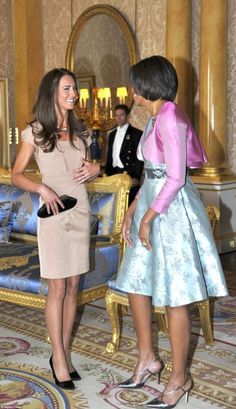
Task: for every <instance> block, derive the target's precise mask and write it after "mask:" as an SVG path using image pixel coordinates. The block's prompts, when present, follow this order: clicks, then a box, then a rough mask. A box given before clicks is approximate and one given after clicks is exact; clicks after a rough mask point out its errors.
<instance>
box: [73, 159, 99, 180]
mask: <svg viewBox="0 0 236 409" xmlns="http://www.w3.org/2000/svg"><path fill="white" fill-rule="evenodd" d="M99 173H100V166H99V165H98V164H97V163H94V162H90V161H88V160H86V159H82V165H81V168H79V169H74V170H73V172H72V174H73V180H74V181H75V182H78V183H79V184H80V183H85V182H90V181H91V180H93V179H95V178H96V177H97V176H98V175H99Z"/></svg>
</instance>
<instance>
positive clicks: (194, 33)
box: [191, 0, 201, 132]
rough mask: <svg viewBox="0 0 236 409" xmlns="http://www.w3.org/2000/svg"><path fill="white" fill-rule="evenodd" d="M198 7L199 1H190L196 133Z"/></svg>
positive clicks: (198, 45)
mask: <svg viewBox="0 0 236 409" xmlns="http://www.w3.org/2000/svg"><path fill="white" fill-rule="evenodd" d="M200 7H201V1H200V0H192V33H191V34H192V38H191V40H192V93H193V94H192V95H193V107H192V112H193V115H192V118H193V125H194V128H195V130H196V131H197V132H198V130H199V56H200Z"/></svg>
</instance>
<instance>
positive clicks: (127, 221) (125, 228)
mask: <svg viewBox="0 0 236 409" xmlns="http://www.w3.org/2000/svg"><path fill="white" fill-rule="evenodd" d="M137 203H138V199H134V200H133V202H132V203H131V205H130V206H129V208H128V210H127V212H126V213H125V217H124V220H123V224H122V230H121V231H122V237H123V239H124V240H125V241H126V243H127V244H128V245H129V246H130V247H134V243H133V242H132V240H131V239H130V227H131V224H132V221H133V216H134V213H135V210H136V207H137Z"/></svg>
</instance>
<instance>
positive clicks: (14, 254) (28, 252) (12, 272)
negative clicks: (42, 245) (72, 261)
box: [0, 242, 119, 295]
mask: <svg viewBox="0 0 236 409" xmlns="http://www.w3.org/2000/svg"><path fill="white" fill-rule="evenodd" d="M78 262H79V260H78ZM118 262H119V246H118V245H116V244H108V245H107V246H106V245H104V246H101V247H96V248H91V249H90V272H88V273H86V274H82V275H81V279H80V284H79V290H86V289H90V288H92V287H96V286H99V285H102V284H106V283H107V281H108V280H109V279H111V278H112V277H114V275H115V274H116V272H117V269H118ZM0 265H1V270H0V287H3V288H7V289H12V290H19V291H24V292H29V293H34V294H42V295H46V294H47V280H43V279H40V268H39V257H38V247H37V244H25V243H19V242H18V243H16V242H14V243H13V242H12V243H7V244H1V245H0Z"/></svg>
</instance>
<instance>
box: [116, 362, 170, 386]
mask: <svg viewBox="0 0 236 409" xmlns="http://www.w3.org/2000/svg"><path fill="white" fill-rule="evenodd" d="M155 362H157V359H155V361H153V362H152V363H151V365H150V366H149V367H148V368H146V369H144V370H143V371H141V372H137V373H135V374H134V375H133V376H132V377H131V378H129V379H127V381H124V382H121V383H119V385H118V388H126V389H139V388H142V386H143V385H144V384H145V382H147V380H148V379H149V378H150V377H151V376H152V375H157V377H158V384H159V383H160V378H161V372H162V371H163V369H164V364H163V362H160V364H161V366H160V368H159V369H158V371H155V372H152V371H151V367H152V366H153V365H154V364H155ZM145 373H146V375H145ZM142 374H143V375H144V376H143V377H142V379H141V382H139V383H134V382H132V379H133V377H134V376H137V375H142Z"/></svg>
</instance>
